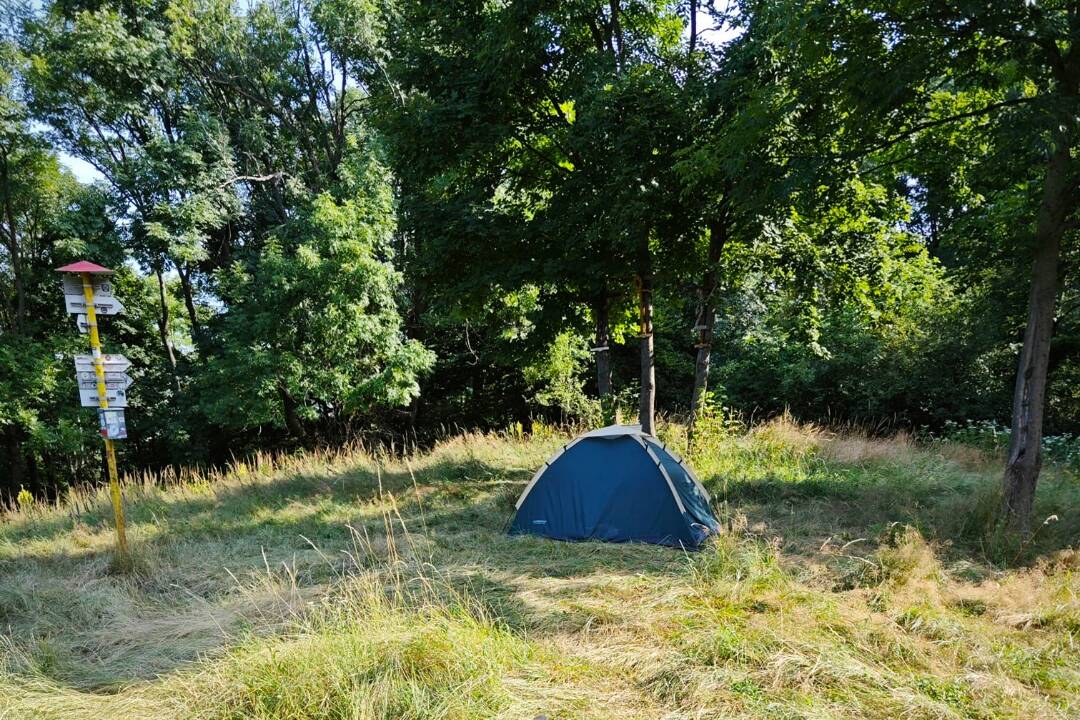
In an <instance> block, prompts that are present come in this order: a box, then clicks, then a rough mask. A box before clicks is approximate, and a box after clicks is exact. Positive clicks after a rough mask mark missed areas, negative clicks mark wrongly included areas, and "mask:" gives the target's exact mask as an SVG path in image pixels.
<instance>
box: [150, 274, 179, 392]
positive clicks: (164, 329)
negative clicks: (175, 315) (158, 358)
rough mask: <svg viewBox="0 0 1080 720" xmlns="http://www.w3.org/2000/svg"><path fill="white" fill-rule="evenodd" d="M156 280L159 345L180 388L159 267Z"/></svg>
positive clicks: (163, 281)
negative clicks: (163, 349)
mask: <svg viewBox="0 0 1080 720" xmlns="http://www.w3.org/2000/svg"><path fill="white" fill-rule="evenodd" d="M154 272H155V273H156V274H157V281H158V305H159V311H160V315H159V317H158V322H157V326H158V335H159V336H160V337H161V345H162V346H163V347H164V348H165V357H167V358H169V367H170V368H171V369H172V373H173V378H174V379H176V383H177V385H176V387H177V389H178V390H179V389H180V380H179V378H177V377H176V354H175V353H174V352H173V346H172V341H171V340H169V303H168V300H167V299H166V298H165V278H164V277H163V276H162V274H161V270H160V269H155V270H154Z"/></svg>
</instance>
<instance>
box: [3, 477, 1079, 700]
mask: <svg viewBox="0 0 1080 720" xmlns="http://www.w3.org/2000/svg"><path fill="white" fill-rule="evenodd" d="M528 475H529V473H528V471H517V470H508V469H507V468H505V467H499V466H495V465H490V464H486V463H484V462H481V461H478V460H475V459H472V460H466V461H450V460H443V461H439V462H433V463H428V464H425V465H424V466H423V467H422V468H419V469H418V471H417V473H416V474H415V476H414V475H413V474H411V473H410V472H409V471H408V470H404V469H401V468H397V467H395V468H394V469H392V470H390V471H383V472H376V471H373V470H371V469H368V468H366V467H353V468H349V469H345V470H341V471H337V472H331V473H315V474H306V475H305V474H300V475H293V476H289V477H285V478H278V479H275V480H272V481H266V480H258V481H255V482H251V483H246V484H235V485H229V486H226V487H221V488H218V489H197V488H177V489H176V490H174V491H173V492H172V493H170V494H169V495H167V496H161V495H154V494H149V495H147V496H146V497H145V498H142V499H136V500H135V501H134V502H131V503H129V506H128V520H129V524H130V527H131V528H132V538H133V550H134V552H135V553H136V554H138V555H139V556H140V557H142V558H145V563H144V565H143V570H142V571H141V572H140V573H138V574H137V575H135V576H128V577H124V576H116V575H111V574H109V572H108V566H109V555H110V552H109V551H108V550H103V549H100V543H99V544H98V545H97V546H90V547H81V546H79V545H78V544H77V543H74V542H71V541H70V539H65V537H64V536H65V535H66V534H67V533H70V532H71V531H72V529H73V528H74V527H75V524H76V522H78V523H81V524H84V525H87V526H89V527H90V528H92V529H96V530H104V529H107V526H108V524H109V523H110V522H111V517H110V515H109V514H108V512H109V511H108V507H107V506H105V507H98V508H95V509H94V510H93V511H91V512H87V513H84V514H82V515H80V516H78V517H75V518H71V517H65V518H58V519H57V518H43V519H40V520H39V521H34V522H30V523H28V524H27V526H26V527H24V528H20V529H18V530H17V531H14V532H6V533H5V537H6V539H7V540H8V541H9V542H14V543H19V542H26V541H29V540H52V541H53V542H54V544H55V545H56V546H57V547H55V548H50V547H49V546H48V544H46V543H40V544H37V545H35V547H34V550H33V552H32V553H30V554H27V555H23V556H16V557H13V558H9V559H6V560H3V561H0V624H2V625H3V626H4V627H5V628H8V630H7V633H8V634H9V635H10V639H11V641H12V643H13V646H14V647H16V648H19V649H21V650H22V651H23V652H24V654H25V656H26V657H27V658H29V660H28V664H27V665H26V667H25V668H24V671H25V672H26V673H27V674H35V673H36V674H43V675H46V676H48V677H50V678H51V679H53V680H54V681H57V682H60V683H64V684H66V685H69V686H71V687H73V688H77V689H80V690H104V689H109V688H113V687H115V686H116V685H118V684H123V683H127V682H131V681H136V680H142V679H149V678H152V677H153V676H155V675H159V674H164V673H168V672H171V671H174V670H175V669H177V668H179V667H181V666H183V665H184V664H186V663H188V662H190V661H192V660H194V659H195V658H196V657H198V656H199V655H201V654H205V653H214V652H220V651H221V650H223V649H224V648H226V647H228V646H229V644H231V643H232V642H235V640H236V638H237V637H238V636H240V635H242V634H243V632H245V626H246V627H247V628H248V629H249V630H257V629H258V625H257V620H258V617H247V616H244V615H243V614H242V613H241V614H240V616H239V617H236V618H234V620H235V623H234V624H233V625H231V626H225V627H221V626H217V625H216V623H217V622H218V620H217V616H218V614H222V615H225V614H227V613H228V612H232V609H233V606H235V605H236V603H237V597H236V596H237V594H238V591H239V589H240V586H241V585H242V584H244V583H247V582H253V581H255V580H257V579H258V578H259V577H260V576H262V577H266V576H274V577H277V578H279V579H280V578H281V577H283V576H287V579H288V581H289V582H290V583H293V584H294V585H295V586H297V587H299V588H300V589H301V590H307V591H310V592H313V593H325V592H326V589H327V587H329V586H330V585H332V584H333V583H334V582H337V581H338V580H340V579H341V578H342V577H344V576H346V575H348V574H349V572H351V571H353V570H355V569H356V567H357V566H358V565H359V566H360V567H362V568H378V567H382V566H383V564H385V563H386V562H388V561H389V560H392V559H393V553H392V552H391V550H390V549H389V547H388V544H387V543H386V541H385V538H386V535H387V529H388V527H389V528H390V531H391V532H392V533H393V534H394V535H395V536H396V537H397V542H398V543H399V551H400V550H403V549H405V550H408V551H409V552H412V553H414V555H415V558H416V559H417V560H419V561H421V562H420V564H421V565H424V566H425V567H429V568H430V569H431V572H433V573H436V574H437V575H438V577H439V578H440V579H442V580H443V581H445V582H446V583H447V584H448V587H450V588H453V589H455V590H460V591H462V592H464V593H465V594H467V595H468V596H469V597H470V598H474V599H475V600H476V601H477V602H478V603H479V604H480V605H481V606H482V607H483V608H484V609H485V613H486V614H487V615H488V616H489V617H491V618H494V619H496V620H497V621H498V622H500V623H504V624H505V625H506V626H507V627H509V628H511V629H513V630H516V631H521V632H525V633H528V634H530V635H534V636H535V635H543V634H544V633H546V632H553V631H563V630H566V629H568V628H570V629H573V628H574V627H576V626H580V625H582V624H583V623H590V622H593V621H594V620H595V618H594V617H593V616H592V615H590V611H589V610H588V609H587V608H586V609H575V607H576V606H575V603H574V602H570V603H566V602H560V601H559V598H560V597H562V596H565V594H566V593H578V592H584V591H587V590H589V589H590V588H591V589H595V588H597V587H598V586H600V585H602V584H603V583H604V582H608V581H610V580H611V579H612V578H619V577H622V578H628V577H630V578H632V577H634V576H639V575H651V576H667V577H670V578H671V579H672V581H674V580H675V579H677V578H680V577H683V576H685V574H686V573H687V572H688V569H689V563H688V562H687V559H686V557H685V556H684V554H683V553H680V552H679V551H676V550H672V549H669V548H661V547H655V546H648V545H635V544H623V545H618V544H604V543H563V542H556V541H550V540H546V539H542V538H536V537H509V536H507V535H506V532H505V530H506V527H507V525H508V523H509V520H510V518H511V516H512V513H513V510H514V499H515V498H516V496H517V494H518V493H519V492H520V490H521V488H522V487H523V485H524V483H525V482H526V481H527V480H528ZM1066 481H1067V480H1065V479H1062V478H1060V477H1058V478H1056V479H1055V478H1050V479H1049V480H1048V481H1047V482H1046V483H1044V487H1043V490H1042V491H1041V492H1042V493H1043V495H1042V499H1040V503H1041V506H1040V507H1042V506H1043V505H1045V504H1046V503H1051V504H1054V503H1057V502H1060V501H1062V499H1064V498H1067V497H1069V494H1068V493H1069V492H1074V491H1071V490H1068V488H1063V487H1061V486H1060V483H1063V482H1066ZM706 482H707V484H708V485H709V486H710V487H713V488H714V489H715V488H716V486H717V485H718V484H719V482H718V479H716V478H706ZM980 483H981V481H979V480H973V479H971V478H966V479H964V480H963V482H953V483H948V484H938V483H935V482H933V481H932V480H930V479H928V477H927V476H926V475H925V473H924V475H923V476H918V477H916V476H914V475H911V476H908V475H904V474H903V469H902V468H901V469H897V468H886V469H885V470H881V469H880V468H879V469H877V470H874V469H871V471H867V470H866V469H865V468H854V467H832V468H829V469H828V474H827V475H825V476H822V477H810V478H808V479H806V480H803V481H801V482H791V481H787V480H780V479H777V478H773V477H768V476H767V477H764V478H760V479H756V480H748V481H743V482H732V483H730V484H729V485H728V486H727V492H726V494H724V495H723V496H722V497H721V496H720V494H719V493H716V494H717V497H716V498H714V500H716V501H717V502H722V503H723V505H722V513H723V514H725V515H727V516H729V517H730V516H733V515H736V514H740V513H741V514H743V515H745V516H746V517H747V519H748V521H749V523H750V526H751V527H750V529H751V531H753V532H758V530H756V529H755V527H754V526H755V525H758V524H760V525H763V526H764V528H763V530H762V531H761V533H762V534H765V533H768V534H776V535H781V536H783V537H784V541H785V542H784V545H783V551H784V552H785V553H789V554H795V555H800V554H801V555H804V556H810V555H812V554H813V553H814V552H815V550H816V549H818V548H819V547H820V545H821V543H822V540H823V539H824V538H826V537H830V536H837V537H841V538H846V539H855V538H860V537H868V538H872V537H873V536H875V535H876V534H878V533H880V532H881V531H882V530H883V529H885V528H887V527H888V526H889V525H890V524H892V523H896V522H900V523H905V524H910V525H913V526H915V527H917V528H919V529H920V531H921V532H923V534H924V535H925V536H926V537H928V538H930V539H932V540H934V541H936V542H938V543H941V544H944V545H947V546H948V548H949V552H953V553H958V554H961V555H967V556H971V557H975V556H977V555H980V554H981V552H982V549H981V548H980V545H979V542H978V539H977V538H975V537H972V536H971V535H970V533H972V530H971V524H970V521H969V522H968V524H967V525H965V522H963V521H962V519H963V518H964V517H965V516H977V513H978V509H979V507H980V506H979V505H978V502H979V498H980V497H982V495H980V493H982V492H983V490H984V487H983V486H984V485H985V483H983V484H980ZM1048 488H1049V490H1048ZM135 494H137V493H135ZM391 495H392V496H393V498H394V500H393V502H391V501H390V500H389V496H391ZM1069 522H1070V523H1071V524H1070V525H1069V526H1067V527H1065V528H1063V529H1064V532H1054V533H1053V534H1051V533H1047V534H1046V535H1045V536H1044V537H1043V538H1041V539H1040V543H1041V544H1039V545H1038V546H1037V550H1036V552H1039V553H1045V552H1051V551H1053V550H1056V549H1058V548H1060V547H1065V546H1066V545H1067V544H1068V542H1070V539H1071V541H1075V537H1076V534H1075V533H1072V534H1071V535H1070V532H1071V531H1070V530H1069V528H1075V527H1076V524H1075V523H1076V520H1075V519H1074V518H1069ZM965 528H967V529H965ZM965 533H967V534H965ZM361 538H362V540H361ZM200 614H202V615H205V616H208V617H210V618H211V619H213V622H205V621H203V622H200V623H194V624H196V625H198V629H195V630H190V631H189V630H187V629H186V628H184V627H178V628H172V631H173V632H175V633H177V634H178V636H179V639H181V640H184V642H179V641H177V643H176V644H177V648H176V649H173V648H167V649H164V650H162V651H160V652H158V651H157V650H156V649H155V648H156V647H157V646H158V645H162V646H164V645H168V643H169V642H171V641H176V640H177V638H174V637H164V638H163V637H162V636H161V635H160V633H155V632H154V628H155V627H156V625H155V623H157V622H159V621H160V620H161V618H165V617H168V616H170V615H172V616H180V617H181V618H186V617H189V616H190V617H192V618H193V619H194V618H197V617H199V616H200ZM203 620H205V617H204V618H203ZM181 624H182V623H181ZM148 627H149V628H150V630H147V629H146V628H148ZM185 632H187V634H186V635H185ZM192 638H194V639H192ZM185 648H186V649H185ZM146 658H152V661H148V660H146Z"/></svg>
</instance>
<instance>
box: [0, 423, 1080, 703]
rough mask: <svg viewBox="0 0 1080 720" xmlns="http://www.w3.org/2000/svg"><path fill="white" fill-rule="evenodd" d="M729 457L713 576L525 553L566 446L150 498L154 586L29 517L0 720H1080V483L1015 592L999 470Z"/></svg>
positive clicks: (80, 538)
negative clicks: (998, 518)
mask: <svg viewBox="0 0 1080 720" xmlns="http://www.w3.org/2000/svg"><path fill="white" fill-rule="evenodd" d="M661 432H662V435H663V437H664V439H665V440H666V441H668V442H670V443H672V444H675V445H676V447H679V448H680V449H681V446H679V445H678V444H677V443H679V442H681V441H683V442H684V440H685V434H684V430H683V428H681V427H680V426H678V425H674V424H671V425H665V426H663V427H662V428H661ZM699 439H700V436H699ZM706 440H707V442H704V443H703V444H702V445H701V446H700V447H699V448H698V449H697V451H696V453H695V456H694V458H693V459H692V462H693V464H694V465H695V467H696V469H697V471H698V474H699V475H700V476H701V477H702V480H703V481H704V482H705V484H706V486H707V487H708V489H709V490H710V491H711V492H712V494H713V497H714V501H715V504H716V506H717V509H718V512H720V513H721V514H722V516H723V519H724V524H725V527H726V531H725V533H724V535H722V536H721V537H719V538H717V539H716V540H715V541H714V542H712V543H711V544H710V545H709V546H707V548H706V549H704V550H703V551H701V552H697V553H691V554H686V553H680V552H677V551H672V550H670V549H667V548H657V547H652V546H639V545H610V544H595V543H584V544H565V543H554V542H549V541H545V540H541V539H538V538H531V537H508V536H506V535H505V533H504V526H505V522H506V520H507V519H508V517H509V515H510V513H511V512H512V509H513V499H514V497H515V496H516V495H517V493H518V492H520V489H521V488H522V487H523V485H524V483H525V482H526V481H527V480H528V478H529V477H530V476H531V474H532V472H533V470H534V469H535V467H536V466H538V465H539V464H540V463H541V462H543V460H544V459H546V457H547V456H549V454H550V453H551V452H552V451H553V450H554V449H555V448H556V447H557V446H558V445H559V444H561V443H562V442H565V436H564V435H562V434H561V433H559V432H558V431H555V430H551V429H547V428H544V429H543V430H542V431H541V432H540V433H537V435H536V436H532V437H528V436H525V435H524V434H523V433H521V432H519V431H515V430H513V429H512V430H511V431H510V432H508V433H504V434H488V435H479V434H471V435H462V436H458V437H453V438H447V439H446V440H444V441H443V442H441V443H440V444H439V445H438V446H437V447H435V448H434V449H433V450H432V451H430V452H426V453H419V452H416V451H410V452H408V453H405V454H401V453H399V452H394V453H391V452H388V451H385V450H378V449H370V448H364V447H360V446H356V447H352V448H346V449H343V450H339V451H334V452H331V451H321V452H318V453H308V454H304V455H298V456H282V457H269V456H257V457H254V458H251V459H249V460H246V461H244V462H237V463H236V464H234V466H233V467H231V468H229V469H228V470H222V471H219V472H216V473H211V472H202V473H194V472H193V473H190V474H187V475H185V476H184V477H173V478H168V479H167V481H165V482H163V481H162V479H160V478H150V477H140V478H131V479H129V481H128V484H127V486H126V488H125V493H126V497H127V502H128V515H129V521H130V531H129V532H130V539H131V542H132V547H133V550H134V551H135V553H136V555H137V557H138V558H139V562H138V565H137V569H136V571H135V572H134V573H131V574H117V573H115V572H112V571H111V570H110V557H111V556H110V547H111V541H112V534H111V527H110V525H109V517H110V516H109V508H108V500H107V498H106V497H105V496H104V495H101V494H99V493H98V492H97V491H90V490H80V491H77V492H76V493H74V494H73V495H72V496H71V497H70V498H69V499H68V500H66V501H64V502H60V503H57V504H56V505H53V506H50V507H31V508H26V509H23V510H22V511H16V512H11V513H9V514H8V515H6V516H5V517H4V520H3V522H2V523H0V627H2V628H3V633H4V634H3V638H2V639H0V718H4V719H5V720H6V719H7V718H65V719H67V718H75V719H76V720H83V719H89V718H114V717H115V718H121V717H122V718H147V719H148V720H149V719H154V720H157V719H160V718H201V719H206V720H210V719H214V720H221V719H225V718H230V719H232V718H236V719H239V718H263V719H265V720H279V719H286V718H288V719H296V720H299V719H300V718H476V717H479V718H483V717H492V718H494V717H508V718H509V717H514V718H517V717H525V718H533V717H536V716H537V715H545V716H547V717H549V718H706V717H732V718H796V717H799V718H826V717H827V718H883V719H884V718H890V719H891V718H896V717H903V718H991V719H1005V718H1015V719H1020V718H1032V717H1040V718H1072V717H1077V716H1078V715H1080V645H1078V640H1080V572H1078V570H1080V559H1078V555H1077V553H1076V552H1075V551H1074V550H1071V549H1070V547H1069V546H1070V543H1071V542H1073V540H1074V539H1075V535H1073V536H1071V538H1070V536H1069V535H1068V532H1071V531H1069V530H1068V528H1070V527H1072V528H1075V525H1070V524H1069V523H1074V522H1075V520H1073V519H1070V516H1069V513H1068V512H1067V510H1068V509H1069V508H1070V503H1071V508H1072V509H1075V507H1076V503H1075V501H1076V498H1077V495H1078V491H1077V487H1076V484H1075V478H1074V477H1072V476H1070V475H1068V473H1065V472H1059V471H1058V470H1057V469H1055V468H1049V469H1048V470H1047V473H1046V477H1045V478H1044V482H1043V485H1042V486H1041V488H1040V500H1039V503H1040V505H1039V507H1040V511H1041V512H1050V511H1055V512H1058V513H1059V514H1060V515H1061V516H1062V517H1063V519H1062V520H1061V522H1059V523H1057V524H1054V525H1053V526H1047V529H1046V531H1045V533H1044V534H1042V535H1040V536H1039V537H1038V538H1037V539H1036V541H1035V542H1034V543H1032V544H1031V545H1030V546H1029V547H1027V548H1025V550H1024V555H1023V557H1021V558H1019V559H1017V561H1016V562H1015V563H1014V562H1011V560H1012V558H1008V559H1006V560H1005V561H1002V560H1001V559H1000V558H998V557H997V556H995V555H994V554H993V553H992V552H989V551H988V548H987V547H986V546H985V542H984V541H985V538H984V536H982V535H980V533H979V532H976V531H973V530H971V529H970V527H969V525H972V523H971V521H970V520H967V519H965V517H966V516H969V515H971V514H972V512H973V511H975V512H977V510H978V504H977V499H978V498H979V497H982V495H981V493H984V492H987V491H988V490H987V489H988V488H990V487H992V486H993V484H994V483H996V480H997V472H998V471H997V467H996V466H995V465H993V464H992V462H990V461H988V460H986V458H985V457H984V456H982V455H979V454H977V453H976V454H973V453H970V452H969V451H968V450H966V449H964V448H958V447H953V446H950V445H949V444H947V443H938V444H935V445H933V446H930V447H927V446H923V445H920V444H918V443H914V442H912V441H911V440H910V439H909V438H905V437H897V438H894V439H891V440H884V441H883V440H877V439H870V438H866V437H863V436H859V435H857V434H853V433H847V434H835V433H830V432H826V431H824V430H821V429H816V428H812V427H806V426H799V425H796V424H795V423H793V422H791V421H790V420H788V419H780V420H777V421H774V422H772V423H769V424H767V425H764V426H758V427H755V428H744V427H739V426H737V425H734V424H732V423H725V424H723V425H721V426H719V427H718V429H717V431H716V432H713V433H712V434H711V435H708V436H707V438H706ZM973 499H974V500H973ZM1062 528H1065V529H1066V531H1065V532H1062Z"/></svg>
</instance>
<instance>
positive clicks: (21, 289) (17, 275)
mask: <svg viewBox="0 0 1080 720" xmlns="http://www.w3.org/2000/svg"><path fill="white" fill-rule="evenodd" d="M0 173H2V176H3V178H2V183H3V192H4V218H5V220H6V222H5V223H4V224H5V225H7V232H6V233H5V234H4V235H5V238H4V239H5V241H6V244H7V246H8V256H9V258H10V262H11V280H12V284H13V285H14V288H15V315H14V318H13V319H12V332H13V333H15V334H18V333H19V332H20V331H21V330H22V324H23V320H24V319H25V318H26V286H25V284H24V282H23V268H22V253H20V252H19V233H18V230H17V229H16V227H15V209H14V207H12V203H11V178H10V176H9V174H8V159H7V155H6V154H5V155H4V156H3V158H2V159H0Z"/></svg>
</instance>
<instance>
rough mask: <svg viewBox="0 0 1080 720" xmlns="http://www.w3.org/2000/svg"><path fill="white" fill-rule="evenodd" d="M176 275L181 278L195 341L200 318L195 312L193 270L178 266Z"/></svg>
mask: <svg viewBox="0 0 1080 720" xmlns="http://www.w3.org/2000/svg"><path fill="white" fill-rule="evenodd" d="M176 273H177V274H178V275H179V276H180V289H181V291H182V292H183V294H184V307H186V308H187V314H188V323H189V324H190V325H191V335H192V339H193V340H194V336H195V334H196V333H197V332H198V331H199V316H198V315H197V314H196V312H195V295H194V293H193V292H192V289H191V268H187V269H185V267H184V265H182V264H180V263H177V264H176Z"/></svg>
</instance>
